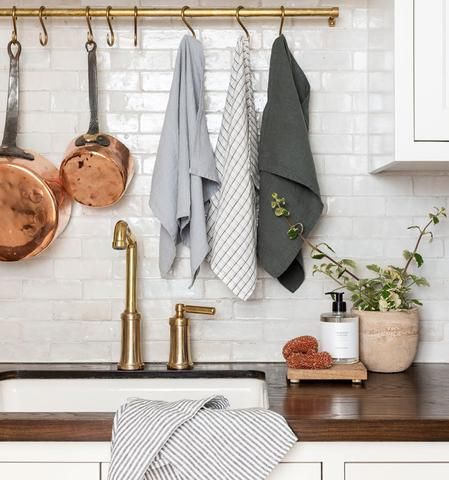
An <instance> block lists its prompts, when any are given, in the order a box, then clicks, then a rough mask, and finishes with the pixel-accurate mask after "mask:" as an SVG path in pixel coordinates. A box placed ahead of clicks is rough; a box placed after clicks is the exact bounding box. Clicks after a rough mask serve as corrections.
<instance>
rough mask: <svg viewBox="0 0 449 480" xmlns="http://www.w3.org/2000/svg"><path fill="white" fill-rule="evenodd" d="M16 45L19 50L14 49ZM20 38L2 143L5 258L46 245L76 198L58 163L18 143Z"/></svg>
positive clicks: (0, 241) (0, 217)
mask: <svg viewBox="0 0 449 480" xmlns="http://www.w3.org/2000/svg"><path fill="white" fill-rule="evenodd" d="M14 51H15V53H14ZM21 51H22V47H21V45H20V43H19V41H17V40H12V41H11V42H9V43H8V54H9V58H10V67H9V87H8V103H7V109H6V120H5V132H4V136H3V141H2V145H1V147H0V261H3V262H13V261H17V260H23V259H26V258H30V257H34V256H36V255H38V254H39V253H41V252H42V251H44V250H45V249H46V248H47V247H48V246H49V245H50V243H51V242H52V241H53V240H54V239H55V238H56V237H57V236H58V235H59V234H60V233H61V232H62V231H63V230H64V228H65V227H66V226H67V223H68V222H69V219H70V213H71V210H72V202H71V199H70V198H69V196H68V195H67V194H66V193H65V192H64V189H63V187H62V185H61V183H60V181H59V176H58V169H57V168H56V167H55V166H54V165H53V164H52V163H51V162H50V161H49V160H47V159H46V158H45V157H43V156H42V155H40V154H38V153H35V152H31V151H29V150H27V151H25V150H22V149H21V148H19V147H18V146H17V144H16V138H17V125H18V117H19V58H20V53H21Z"/></svg>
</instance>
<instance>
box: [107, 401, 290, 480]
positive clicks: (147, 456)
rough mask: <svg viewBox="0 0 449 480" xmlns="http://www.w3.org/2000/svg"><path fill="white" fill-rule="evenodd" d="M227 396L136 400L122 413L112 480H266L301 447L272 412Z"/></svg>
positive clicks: (114, 439) (118, 417) (114, 436)
mask: <svg viewBox="0 0 449 480" xmlns="http://www.w3.org/2000/svg"><path fill="white" fill-rule="evenodd" d="M228 406H229V403H228V401H227V399H226V398H224V397H222V396H214V397H210V398H207V399H204V400H180V401H177V402H171V403H169V402H162V401H154V400H141V399H131V400H129V401H128V402H127V403H125V404H124V405H123V406H122V407H120V409H119V410H118V411H117V413H116V414H115V417H114V426H113V431H112V452H111V464H110V467H109V474H108V480H144V479H145V480H165V479H166V480H175V479H176V480H212V479H213V480H263V479H265V478H266V477H267V476H268V474H269V473H270V471H271V470H272V469H273V468H274V467H275V466H276V465H277V464H278V463H279V461H280V460H281V459H282V458H283V457H284V456H285V454H286V453H287V452H288V451H289V450H290V448H291V447H292V446H293V445H294V444H295V442H296V441H297V439H296V436H295V435H294V434H293V432H292V431H291V430H290V428H289V426H288V425H287V422H286V421H285V419H284V418H283V417H282V416H281V415H279V414H277V413H275V412H271V411H270V410H265V409H262V408H251V409H244V410H228V409H227V407H228Z"/></svg>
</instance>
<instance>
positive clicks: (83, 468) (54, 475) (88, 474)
mask: <svg viewBox="0 0 449 480" xmlns="http://www.w3.org/2000/svg"><path fill="white" fill-rule="evenodd" d="M0 478H1V479H3V478H4V479H11V480H13V479H14V480H81V479H82V480H100V465H99V464H98V463H34V462H32V463H31V462H30V463H0Z"/></svg>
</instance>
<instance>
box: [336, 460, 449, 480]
mask: <svg viewBox="0 0 449 480" xmlns="http://www.w3.org/2000/svg"><path fill="white" fill-rule="evenodd" d="M362 478H363V480H379V479H382V480H423V479H425V478H428V479H431V480H447V479H448V478H449V463H346V465H345V480H360V479H362Z"/></svg>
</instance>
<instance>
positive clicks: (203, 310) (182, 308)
mask: <svg viewBox="0 0 449 480" xmlns="http://www.w3.org/2000/svg"><path fill="white" fill-rule="evenodd" d="M184 313H197V314H201V315H215V307H200V306H199V305H184V304H183V303H177V304H176V317H177V318H183V317H184Z"/></svg>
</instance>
